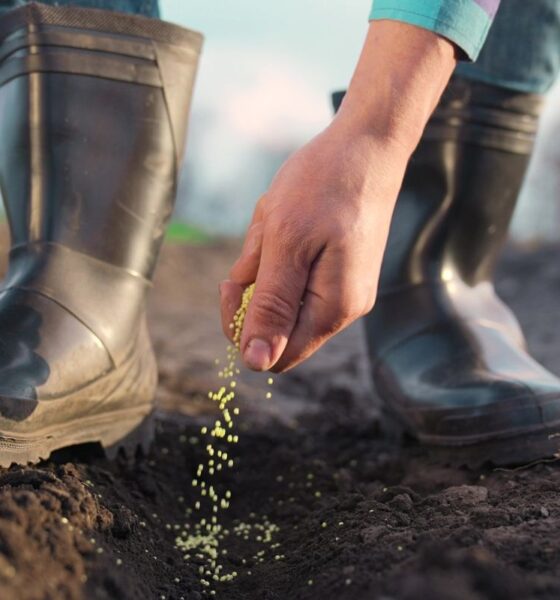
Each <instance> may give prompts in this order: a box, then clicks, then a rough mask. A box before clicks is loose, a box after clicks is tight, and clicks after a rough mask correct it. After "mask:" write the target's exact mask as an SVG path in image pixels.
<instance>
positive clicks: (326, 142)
mask: <svg viewBox="0 0 560 600" xmlns="http://www.w3.org/2000/svg"><path fill="white" fill-rule="evenodd" d="M454 65H455V50H454V48H453V46H452V44H451V43H450V42H448V41H446V40H443V38H440V37H438V36H437V35H435V34H433V33H431V32H428V31H425V30H422V29H420V28H417V27H414V26H410V25H405V24H402V23H396V22H391V21H379V22H374V23H372V24H371V25H370V31H369V33H368V38H367V40H366V44H365V46H364V50H363V52H362V57H361V59H360V62H359V64H358V67H357V69H356V73H355V75H354V78H353V80H352V84H351V85H350V88H349V90H348V93H347V95H346V98H345V101H344V102H343V104H342V107H341V109H340V110H339V113H338V115H337V117H336V118H335V119H334V121H333V122H332V124H331V125H330V126H329V127H328V128H327V129H326V130H325V131H324V132H322V133H321V134H320V135H318V136H317V137H316V138H314V139H313V140H312V141H311V142H310V143H308V144H307V145H306V146H304V147H303V148H302V149H301V150H299V151H298V152H296V153H295V154H294V155H293V156H292V157H291V158H289V159H288V161H287V162H286V163H285V164H284V165H283V166H282V168H281V169H280V171H279V172H278V174H277V175H276V177H275V178H274V180H273V181H272V184H271V186H270V188H269V190H268V191H267V193H266V194H265V195H264V196H263V197H262V198H261V199H260V200H259V202H258V204H257V207H256V209H255V213H254V215H253V220H252V222H251V225H250V227H249V230H248V232H247V236H246V239H245V243H244V246H243V250H242V253H241V256H240V258H239V259H238V260H237V262H236V263H235V264H234V266H233V268H232V269H231V272H230V277H229V279H228V280H226V281H224V282H222V284H221V285H220V293H221V310H222V323H223V327H224V332H225V333H226V335H227V336H228V337H230V338H231V333H232V332H231V330H230V329H229V323H230V322H231V320H232V317H233V315H234V313H235V311H236V309H237V308H238V306H239V303H240V299H241V294H242V291H243V289H244V287H246V286H247V285H249V284H251V283H253V282H255V292H254V295H253V299H252V301H251V303H250V305H249V308H248V311H247V314H246V317H245V323H244V327H243V332H242V336H241V340H240V349H241V353H242V356H243V359H244V361H245V363H246V364H247V366H249V367H250V368H252V369H254V370H259V371H264V370H269V369H270V370H273V371H285V370H287V369H289V368H291V367H293V366H295V365H297V364H298V363H300V362H301V361H303V360H304V359H305V358H307V357H308V356H310V355H311V354H312V353H313V352H315V351H316V350H317V349H318V348H319V347H320V346H321V345H322V344H323V343H324V342H325V341H326V340H328V339H329V338H330V337H332V336H333V335H334V334H335V333H337V332H339V331H341V330H342V329H344V328H345V327H346V326H348V325H349V324H350V323H352V321H354V320H355V319H357V318H358V317H360V316H362V315H364V314H365V313H367V312H368V311H369V310H371V308H372V307H373V304H374V302H375V296H376V290H377V281H378V278H379V271H380V266H381V261H382V257H383V252H384V249H385V244H386V241H387V236H388V231H389V225H390V220H391V215H392V211H393V208H394V204H395V200H396V197H397V194H398V191H399V188H400V185H401V183H402V179H403V176H404V170H405V167H406V164H407V161H408V159H409V157H410V154H411V153H412V151H413V149H414V147H415V145H416V144H417V142H418V139H419V138H420V135H421V132H422V130H423V127H424V125H425V123H426V121H427V119H428V117H429V115H430V113H431V111H432V110H433V108H434V107H435V104H436V103H437V100H438V98H439V96H440V94H441V92H442V91H443V88H444V86H445V84H446V83H447V81H448V79H449V77H450V75H451V72H452V70H453V67H454ZM372 90H375V93H373V92H372Z"/></svg>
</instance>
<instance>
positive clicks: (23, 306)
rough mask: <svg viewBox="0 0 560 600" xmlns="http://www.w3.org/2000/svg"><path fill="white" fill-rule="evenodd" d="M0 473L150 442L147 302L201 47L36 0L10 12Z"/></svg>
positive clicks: (171, 33) (129, 21)
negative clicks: (65, 450) (82, 448)
mask: <svg viewBox="0 0 560 600" xmlns="http://www.w3.org/2000/svg"><path fill="white" fill-rule="evenodd" d="M0 40H1V42H0V131H1V132H2V138H1V143H0V185H1V190H2V194H3V197H4V201H5V205H6V212H7V215H8V220H9V226H10V232H11V250H10V255H9V268H8V273H7V276H6V278H5V280H4V281H3V284H2V288H1V291H0V340H1V342H0V465H3V466H6V465H9V464H10V463H12V462H15V463H26V462H35V461H37V460H39V459H41V458H46V457H48V456H49V454H50V453H51V452H52V451H53V450H55V449H57V448H61V447H63V446H68V445H72V444H78V443H84V442H101V444H102V445H103V447H104V448H106V449H107V451H108V454H109V455H110V456H113V455H114V454H115V453H116V451H117V450H118V448H119V447H121V446H122V447H125V448H127V449H128V450H130V451H132V450H135V449H136V445H137V444H138V443H143V444H144V445H145V444H147V443H148V442H149V441H150V439H151V436H152V434H153V423H152V411H153V396H154V391H155V386H156V379H157V371H156V364H155V360H154V354H153V350H152V346H151V343H150V339H149V336H148V332H147V328H146V294H147V292H148V290H149V289H150V286H151V283H150V282H151V278H152V274H153V271H154V266H155V264H156V260H157V256H158V252H159V249H160V246H161V243H162V240H163V236H164V231H165V225H166V222H167V220H168V217H169V215H170V213H171V211H172V207H173V203H174V199H175V193H176V187H177V173H178V171H179V167H180V165H181V162H182V156H183V148H184V138H185V134H186V124H187V115H188V109H189V103H190V98H191V91H192V87H193V81H194V75H195V71H196V65H197V61H198V54H199V50H200V47H201V42H202V38H201V36H200V34H198V33H194V32H191V31H188V30H185V29H183V28H181V27H177V26H175V25H171V24H167V23H163V22H161V21H157V20H151V19H147V18H144V17H138V16H129V15H124V14H118V13H113V12H107V11H101V10H90V9H79V8H62V7H52V6H45V5H41V4H28V5H25V6H24V7H22V8H19V9H16V10H14V11H12V12H10V13H8V14H7V15H6V16H4V17H2V18H1V19H0Z"/></svg>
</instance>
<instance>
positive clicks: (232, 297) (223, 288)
mask: <svg viewBox="0 0 560 600" xmlns="http://www.w3.org/2000/svg"><path fill="white" fill-rule="evenodd" d="M242 295H243V286H242V285H239V284H238V283H235V282H234V281H231V280H230V279H226V280H225V281H222V283H220V308H221V316H222V329H223V331H224V335H225V336H226V337H227V338H228V339H229V341H230V342H233V333H234V331H233V328H232V327H231V324H232V323H233V317H234V315H235V313H236V311H237V309H238V308H239V306H240V304H241V296H242Z"/></svg>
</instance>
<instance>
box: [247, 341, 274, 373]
mask: <svg viewBox="0 0 560 600" xmlns="http://www.w3.org/2000/svg"><path fill="white" fill-rule="evenodd" d="M243 359H244V360H245V364H246V365H247V366H248V367H249V368H250V369H253V370H254V371H266V370H267V369H268V368H269V367H270V361H271V360H272V349H271V348H270V344H269V343H268V342H265V341H264V340H261V339H259V338H253V339H252V340H251V341H250V342H249V343H248V344H247V348H245V352H244V353H243Z"/></svg>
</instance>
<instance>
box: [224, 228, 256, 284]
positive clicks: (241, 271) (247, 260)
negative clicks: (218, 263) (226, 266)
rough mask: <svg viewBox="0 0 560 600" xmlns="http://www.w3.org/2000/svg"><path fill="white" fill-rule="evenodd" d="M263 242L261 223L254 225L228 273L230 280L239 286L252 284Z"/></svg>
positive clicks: (248, 231)
mask: <svg viewBox="0 0 560 600" xmlns="http://www.w3.org/2000/svg"><path fill="white" fill-rule="evenodd" d="M262 240H263V224H262V222H258V223H254V224H253V225H251V226H250V227H249V229H248V230H247V235H246V237H245V243H244V244H243V249H242V251H241V255H240V256H239V258H238V259H237V261H236V262H235V263H234V265H233V267H232V268H231V271H230V274H229V276H230V279H231V280H232V281H235V282H236V283H238V284H240V285H244V286H247V285H249V284H251V283H253V282H254V281H255V279H256V277H257V272H258V270H259V262H260V258H261V248H262Z"/></svg>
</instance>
